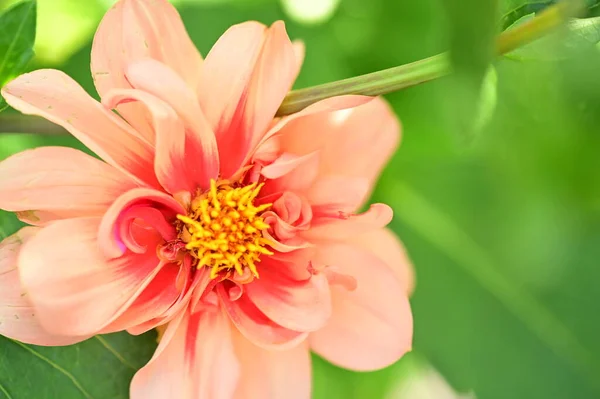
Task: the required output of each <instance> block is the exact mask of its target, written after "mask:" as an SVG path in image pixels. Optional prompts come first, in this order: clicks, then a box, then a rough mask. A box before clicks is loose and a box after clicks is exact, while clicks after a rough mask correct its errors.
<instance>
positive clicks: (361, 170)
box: [279, 97, 400, 183]
mask: <svg viewBox="0 0 600 399" xmlns="http://www.w3.org/2000/svg"><path fill="white" fill-rule="evenodd" d="M350 98H351V97H350ZM330 101H332V100H331V99H330ZM315 106H316V104H315V105H313V107H315ZM279 135H280V140H281V150H282V151H284V152H291V153H294V154H298V155H302V154H308V153H310V152H313V151H317V150H319V151H320V152H321V160H322V163H321V167H320V174H322V175H328V174H331V175H343V176H351V177H362V178H366V179H368V180H369V181H370V182H371V183H373V182H374V181H375V179H376V178H377V177H378V175H379V173H380V172H381V170H382V169H383V167H384V165H385V164H387V162H388V161H389V159H390V157H391V156H392V154H393V153H394V151H395V150H396V148H397V146H398V143H399V141H400V125H399V123H398V118H397V117H396V116H395V115H394V113H393V111H392V109H391V108H390V106H389V105H388V104H387V103H386V102H385V100H383V99H381V98H375V99H373V100H372V101H369V102H367V103H365V104H363V105H358V106H355V107H353V108H348V109H344V110H340V111H334V112H319V113H312V114H308V115H306V116H301V117H297V118H296V119H294V120H293V121H292V122H289V123H287V125H286V126H285V127H284V128H283V129H281V130H280V131H279Z"/></svg>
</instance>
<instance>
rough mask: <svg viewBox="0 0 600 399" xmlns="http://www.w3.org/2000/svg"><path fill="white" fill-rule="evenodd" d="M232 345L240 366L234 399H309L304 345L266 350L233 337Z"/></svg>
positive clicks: (309, 383) (309, 374) (309, 379)
mask: <svg viewBox="0 0 600 399" xmlns="http://www.w3.org/2000/svg"><path fill="white" fill-rule="evenodd" d="M234 345H235V353H236V355H237V357H238V359H239V361H240V366H241V372H240V377H241V378H240V382H239V385H238V388H237V390H236V392H235V396H234V398H235V399H281V398H287V399H307V398H310V394H311V383H312V381H311V358H310V352H309V349H308V345H307V343H306V342H302V343H300V344H298V345H297V346H295V347H294V348H291V349H288V350H283V351H281V350H266V349H262V348H260V347H258V346H256V345H253V344H252V342H250V341H248V340H247V339H246V338H244V337H243V336H241V335H240V334H235V335H234Z"/></svg>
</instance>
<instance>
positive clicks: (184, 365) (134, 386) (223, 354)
mask: <svg viewBox="0 0 600 399" xmlns="http://www.w3.org/2000/svg"><path fill="white" fill-rule="evenodd" d="M238 378H239V364H238V361H237V359H236V356H235V353H234V349H233V343H232V340H231V327H230V323H229V320H227V316H225V315H223V313H222V312H221V311H214V312H201V313H195V314H193V315H190V314H189V313H188V312H185V313H182V316H180V317H179V319H175V320H174V321H172V322H171V323H169V325H168V326H167V330H166V331H165V334H164V335H163V337H162V339H161V341H160V345H159V347H158V349H157V350H156V353H155V354H154V356H153V357H152V359H151V360H150V362H149V363H148V364H147V365H146V366H144V367H143V368H142V369H141V370H140V371H138V372H137V374H136V375H135V377H134V378H133V381H132V382H131V399H165V398H177V399H198V398H210V399H230V398H232V397H233V394H234V391H235V387H236V385H237V381H238Z"/></svg>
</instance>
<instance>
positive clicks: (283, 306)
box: [246, 260, 331, 332]
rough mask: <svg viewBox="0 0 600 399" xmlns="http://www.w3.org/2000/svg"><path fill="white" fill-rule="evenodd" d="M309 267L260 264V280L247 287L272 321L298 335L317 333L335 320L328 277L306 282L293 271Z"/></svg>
mask: <svg viewBox="0 0 600 399" xmlns="http://www.w3.org/2000/svg"><path fill="white" fill-rule="evenodd" d="M307 266H308V265H293V266H291V265H286V264H282V263H279V262H273V261H270V262H267V261H266V260H265V261H263V262H261V263H260V269H259V270H260V271H259V272H260V278H258V279H255V280H254V281H253V282H252V284H248V285H247V286H246V293H247V295H248V298H249V299H250V300H251V301H252V302H253V303H254V305H256V307H257V308H258V309H259V310H260V311H261V312H263V313H264V314H265V316H267V317H268V318H269V319H271V320H273V321H274V322H275V323H277V324H279V325H281V326H282V327H285V328H289V329H290V330H295V331H307V332H309V331H315V330H318V329H319V328H321V327H323V325H325V323H326V322H327V320H329V317H330V316H331V294H330V292H329V283H328V282H327V277H326V276H325V275H324V274H322V273H319V274H316V275H312V276H309V277H308V278H305V279H297V278H294V276H293V273H292V271H291V270H288V269H290V268H303V269H306V268H307Z"/></svg>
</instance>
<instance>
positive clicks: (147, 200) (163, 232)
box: [98, 188, 185, 258]
mask: <svg viewBox="0 0 600 399" xmlns="http://www.w3.org/2000/svg"><path fill="white" fill-rule="evenodd" d="M134 208H138V209H142V210H145V211H146V212H145V213H146V215H148V216H150V217H151V218H152V219H151V220H145V222H146V226H148V227H150V228H153V229H154V231H156V232H157V233H158V234H159V235H160V236H161V237H162V238H163V239H164V240H167V241H168V240H169V239H172V238H174V235H175V228H174V227H173V225H172V223H171V222H172V221H174V220H175V218H176V215H177V214H182V215H183V214H185V209H184V208H183V207H182V206H181V204H179V203H178V202H177V201H175V200H174V199H173V197H172V196H170V195H167V194H165V193H163V192H161V191H157V190H152V189H148V188H135V189H133V190H130V191H127V192H126V193H124V194H123V195H121V196H120V197H118V198H117V199H116V200H115V201H114V202H113V204H112V205H111V206H110V208H109V209H108V210H107V211H106V213H105V214H104V216H103V217H102V222H101V223H100V226H99V228H98V247H100V249H101V251H102V254H103V255H104V256H105V257H107V258H118V257H120V256H121V255H123V254H124V253H125V252H126V249H127V247H128V245H127V243H126V242H125V241H126V240H125V238H126V237H124V235H128V236H129V235H130V234H129V233H130V231H129V227H130V225H131V223H132V222H134V221H135V219H127V220H125V219H124V216H127V215H126V212H128V211H130V210H132V209H134ZM137 219H142V220H144V219H148V218H143V217H139V216H138V217H137ZM124 224H126V225H124ZM128 243H131V241H129V242H128ZM129 249H132V250H134V249H135V248H129ZM151 250H152V251H153V252H154V251H155V248H152V249H151ZM137 252H143V249H142V251H137Z"/></svg>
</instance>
